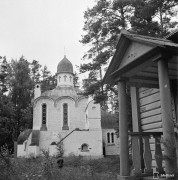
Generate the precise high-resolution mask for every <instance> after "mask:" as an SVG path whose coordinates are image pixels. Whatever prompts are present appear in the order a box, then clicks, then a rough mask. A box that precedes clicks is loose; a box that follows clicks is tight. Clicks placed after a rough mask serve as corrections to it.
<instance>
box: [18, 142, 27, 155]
mask: <svg viewBox="0 0 178 180" xmlns="http://www.w3.org/2000/svg"><path fill="white" fill-rule="evenodd" d="M20 156H21V157H23V156H26V151H25V144H24V143H23V144H18V148H17V157H20Z"/></svg>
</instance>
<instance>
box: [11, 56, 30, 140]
mask: <svg viewBox="0 0 178 180" xmlns="http://www.w3.org/2000/svg"><path fill="white" fill-rule="evenodd" d="M11 71H12V77H11V91H10V94H9V95H10V97H11V101H12V103H13V105H14V108H15V116H14V119H13V121H14V131H15V132H14V135H13V139H14V141H16V140H17V138H18V135H19V134H20V132H21V131H23V130H24V129H26V128H29V127H31V126H32V119H31V118H30V120H28V121H26V118H24V111H27V109H28V108H29V107H30V104H31V99H32V92H33V81H32V79H31V78H30V68H29V62H28V61H27V60H26V59H25V58H24V57H23V56H22V57H21V58H20V59H19V61H15V60H12V61H11ZM31 108H32V107H31ZM29 112H30V111H29ZM31 112H32V110H31ZM31 117H32V116H31Z"/></svg>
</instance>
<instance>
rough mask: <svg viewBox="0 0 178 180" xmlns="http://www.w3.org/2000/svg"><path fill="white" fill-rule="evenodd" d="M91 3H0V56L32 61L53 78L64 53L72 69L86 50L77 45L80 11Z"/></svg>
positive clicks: (23, 0)
mask: <svg viewBox="0 0 178 180" xmlns="http://www.w3.org/2000/svg"><path fill="white" fill-rule="evenodd" d="M94 2H95V1H94V0H0V56H6V57H7V60H11V59H17V60H18V59H19V58H20V57H21V56H22V55H23V56H24V57H25V58H26V59H27V60H28V61H29V62H32V61H33V60H34V59H35V60H37V61H39V63H40V64H41V65H43V66H44V65H47V67H48V69H49V70H50V71H51V73H52V74H53V75H54V74H55V73H56V71H57V65H58V63H59V61H60V60H61V59H62V58H63V57H64V54H66V56H67V58H68V59H69V60H70V61H71V62H72V64H73V66H74V70H76V68H75V65H80V63H82V61H81V58H82V56H83V55H84V53H85V52H86V51H87V49H88V48H87V46H84V45H82V44H81V43H80V42H79V40H81V35H83V34H84V31H83V30H82V28H83V25H84V17H83V16H84V11H85V10H86V9H87V7H92V6H93V5H94ZM64 48H65V50H64Z"/></svg>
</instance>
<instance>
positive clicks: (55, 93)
mask: <svg viewBox="0 0 178 180" xmlns="http://www.w3.org/2000/svg"><path fill="white" fill-rule="evenodd" d="M41 96H48V97H50V98H52V99H54V100H56V99H58V98H59V97H65V96H69V97H72V98H74V99H76V98H77V97H78V95H77V93H76V91H75V88H74V87H72V86H66V87H60V86H58V87H56V88H55V89H53V90H49V91H45V92H43V93H42V95H41Z"/></svg>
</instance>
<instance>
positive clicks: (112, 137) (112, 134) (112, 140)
mask: <svg viewBox="0 0 178 180" xmlns="http://www.w3.org/2000/svg"><path fill="white" fill-rule="evenodd" d="M111 142H112V143H114V133H113V132H112V133H111Z"/></svg>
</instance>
